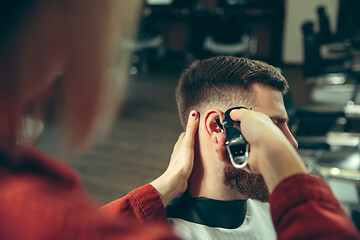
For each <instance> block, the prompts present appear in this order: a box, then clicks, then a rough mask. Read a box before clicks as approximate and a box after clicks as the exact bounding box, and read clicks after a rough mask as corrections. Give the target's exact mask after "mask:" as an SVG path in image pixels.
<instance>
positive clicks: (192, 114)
mask: <svg viewBox="0 0 360 240" xmlns="http://www.w3.org/2000/svg"><path fill="white" fill-rule="evenodd" d="M190 116H191V118H192V119H194V120H195V119H196V117H197V114H196V111H191V112H190Z"/></svg>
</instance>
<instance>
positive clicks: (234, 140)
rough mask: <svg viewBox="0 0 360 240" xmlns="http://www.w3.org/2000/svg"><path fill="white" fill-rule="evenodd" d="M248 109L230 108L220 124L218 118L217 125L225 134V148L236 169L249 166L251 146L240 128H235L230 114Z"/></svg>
mask: <svg viewBox="0 0 360 240" xmlns="http://www.w3.org/2000/svg"><path fill="white" fill-rule="evenodd" d="M241 108H245V109H247V108H246V107H234V108H230V109H228V110H227V111H226V112H225V119H224V121H223V122H222V123H220V119H219V118H216V123H217V124H218V126H219V127H220V128H221V129H222V130H223V131H224V132H225V135H226V141H225V147H226V150H227V152H228V154H229V157H230V161H231V163H232V165H233V166H234V167H235V168H239V169H242V168H245V167H246V166H247V164H248V156H249V144H248V142H247V141H246V139H245V138H244V137H243V135H242V134H241V131H240V129H239V128H238V127H236V126H235V123H239V122H234V121H233V120H232V119H231V117H230V112H231V111H232V110H234V109H241Z"/></svg>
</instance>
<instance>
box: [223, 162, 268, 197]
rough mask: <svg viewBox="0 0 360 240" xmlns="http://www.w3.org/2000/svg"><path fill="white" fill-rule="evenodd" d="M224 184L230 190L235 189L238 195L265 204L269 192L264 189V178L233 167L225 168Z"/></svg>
mask: <svg viewBox="0 0 360 240" xmlns="http://www.w3.org/2000/svg"><path fill="white" fill-rule="evenodd" d="M224 171H225V175H224V176H225V184H226V185H227V186H229V187H230V188H231V189H236V190H237V191H238V192H239V193H241V194H242V195H244V196H247V197H248V198H251V199H256V200H259V201H261V202H267V201H268V199H269V191H268V189H267V187H266V184H265V181H264V178H263V177H262V176H261V175H260V174H253V173H248V172H246V171H245V170H242V169H236V168H234V167H233V166H226V167H225V169H224Z"/></svg>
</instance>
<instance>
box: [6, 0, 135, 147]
mask: <svg viewBox="0 0 360 240" xmlns="http://www.w3.org/2000/svg"><path fill="white" fill-rule="evenodd" d="M9 1H10V0H9ZM31 2H32V3H31V4H30V6H29V7H28V8H27V9H26V11H23V13H22V15H21V16H19V19H18V20H17V23H16V24H14V26H15V27H14V29H12V30H11V31H8V32H10V34H9V36H6V39H5V40H4V39H1V42H0V43H1V46H0V50H1V52H0V53H1V56H0V78H1V82H0V114H1V116H0V125H1V124H2V126H0V148H2V151H9V149H11V148H14V146H16V145H17V144H19V143H21V142H23V141H24V139H23V132H24V130H23V124H22V123H21V122H22V118H23V117H24V115H25V114H30V115H32V116H33V117H35V118H42V117H43V116H44V111H45V108H46V104H47V101H46V100H45V99H44V98H43V96H46V95H49V94H51V93H50V89H51V87H50V86H51V85H53V84H54V82H55V79H56V78H57V75H58V74H60V72H61V75H62V76H61V78H59V79H60V81H61V82H60V84H59V85H60V87H61V90H62V98H61V99H62V100H63V102H62V103H61V104H60V105H61V106H62V110H63V116H64V119H63V120H65V121H66V126H67V133H68V138H67V140H66V144H67V146H69V147H70V148H71V149H72V150H75V151H76V150H77V151H78V150H82V149H84V148H86V147H87V146H88V144H89V143H90V142H91V141H92V140H93V139H94V138H95V136H96V138H98V137H99V133H101V135H102V136H104V135H105V133H106V132H107V130H108V128H109V126H110V125H111V121H112V120H113V119H114V115H115V113H116V109H117V108H118V104H119V103H120V102H121V96H124V94H125V87H126V83H127V72H128V66H129V60H130V56H131V49H130V47H129V46H130V45H131V44H129V43H130V42H131V41H132V40H133V38H134V36H135V34H136V29H137V28H136V25H137V21H138V18H139V13H140V11H139V9H140V6H141V0H131V1H126V0H101V1H99V0H71V1H66V0H34V1H31Z"/></svg>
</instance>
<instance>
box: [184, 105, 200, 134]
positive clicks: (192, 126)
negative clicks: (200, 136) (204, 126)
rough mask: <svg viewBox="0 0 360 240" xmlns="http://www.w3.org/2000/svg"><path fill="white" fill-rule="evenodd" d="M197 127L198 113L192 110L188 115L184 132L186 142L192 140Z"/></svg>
mask: <svg viewBox="0 0 360 240" xmlns="http://www.w3.org/2000/svg"><path fill="white" fill-rule="evenodd" d="M198 126H199V113H198V112H197V111H195V110H192V111H191V112H190V114H189V119H188V123H187V126H186V131H185V138H186V139H187V140H193V139H194V136H195V133H196V131H197V129H198Z"/></svg>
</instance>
